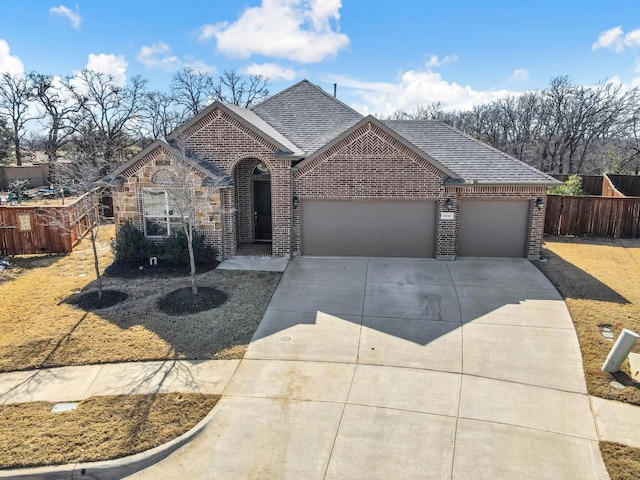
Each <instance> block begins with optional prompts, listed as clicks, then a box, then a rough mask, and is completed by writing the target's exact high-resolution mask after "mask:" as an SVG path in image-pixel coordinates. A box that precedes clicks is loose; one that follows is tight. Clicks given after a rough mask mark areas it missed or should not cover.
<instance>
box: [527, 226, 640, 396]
mask: <svg viewBox="0 0 640 480" xmlns="http://www.w3.org/2000/svg"><path fill="white" fill-rule="evenodd" d="M542 255H543V257H544V258H546V259H547V260H548V261H547V263H541V262H536V264H537V266H538V267H539V268H540V270H542V272H543V273H544V274H545V275H546V276H547V277H548V278H549V279H550V280H551V281H552V282H553V284H554V285H555V286H556V287H557V288H558V290H559V291H560V293H561V294H562V295H563V297H565V301H566V303H567V307H568V308H569V312H570V313H571V318H572V319H573V323H574V325H575V328H576V332H577V334H578V340H579V341H580V349H581V350H582V358H583V364H584V372H585V378H586V381H587V388H588V390H589V393H590V394H592V395H597V396H599V397H603V398H608V399H611V400H619V401H622V402H628V403H633V404H636V405H640V383H638V382H636V381H634V380H633V379H632V378H631V376H630V370H629V364H628V362H626V361H625V363H624V364H623V366H622V370H621V372H619V373H618V374H616V375H615V376H612V375H610V374H608V373H605V372H603V371H602V370H600V367H602V363H603V362H604V360H605V358H606V357H607V354H608V353H609V350H610V349H611V347H612V346H613V340H610V339H607V338H604V337H603V335H602V333H601V327H603V326H609V327H611V330H612V331H613V333H614V336H615V338H617V337H618V335H619V334H620V332H621V331H622V329H623V328H627V329H629V330H633V331H635V332H639V333H640V281H639V280H640V240H625V239H621V240H613V239H598V238H590V239H588V238H563V237H552V238H549V239H546V241H545V244H544V250H543V252H542ZM634 351H636V352H640V344H638V345H636V347H635V349H634ZM612 380H618V381H619V382H620V383H622V384H623V385H625V386H626V388H624V389H621V390H618V389H615V388H613V387H612V386H611V385H610V383H611V381H612Z"/></svg>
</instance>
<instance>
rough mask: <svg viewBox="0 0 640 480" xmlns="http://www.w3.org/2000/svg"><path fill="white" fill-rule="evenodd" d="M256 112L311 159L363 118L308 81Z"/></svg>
mask: <svg viewBox="0 0 640 480" xmlns="http://www.w3.org/2000/svg"><path fill="white" fill-rule="evenodd" d="M253 112H255V114H257V115H258V116H259V117H260V118H262V119H263V120H264V121H265V122H267V123H268V124H270V125H271V126H272V127H274V128H275V129H276V130H277V131H279V132H280V133H282V134H283V135H284V136H286V137H287V138H288V139H289V140H291V141H292V142H293V143H295V144H296V145H297V146H298V147H300V148H301V149H302V150H304V151H305V152H306V154H307V155H310V154H312V153H313V152H315V151H316V150H318V149H319V148H320V147H322V146H324V145H325V144H327V143H328V142H330V141H331V140H333V139H334V138H335V137H337V136H338V135H339V134H340V133H342V132H343V131H345V130H347V129H348V128H350V127H351V126H353V125H355V124H356V123H357V122H358V121H360V119H362V118H363V117H362V115H361V114H359V113H358V112H356V111H355V110H353V109H352V108H351V107H349V106H347V105H345V104H344V103H342V102H341V101H339V100H337V99H336V98H334V97H333V96H331V95H329V94H328V93H326V92H325V91H324V90H322V88H320V87H318V86H317V85H314V84H313V83H311V82H309V81H308V80H303V81H301V82H299V83H297V84H295V85H293V86H292V87H289V88H287V89H286V90H283V91H282V92H280V93H278V94H276V95H274V96H272V97H270V98H268V99H267V100H265V101H264V102H262V103H260V104H259V105H257V106H255V107H254V108H253Z"/></svg>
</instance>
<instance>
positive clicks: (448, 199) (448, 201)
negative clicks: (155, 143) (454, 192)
mask: <svg viewBox="0 0 640 480" xmlns="http://www.w3.org/2000/svg"><path fill="white" fill-rule="evenodd" d="M451 205H453V202H452V201H451V199H450V198H447V199H446V200H445V201H444V206H445V207H447V208H451Z"/></svg>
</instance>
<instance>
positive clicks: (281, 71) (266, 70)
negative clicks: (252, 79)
mask: <svg viewBox="0 0 640 480" xmlns="http://www.w3.org/2000/svg"><path fill="white" fill-rule="evenodd" d="M242 70H243V72H244V73H246V74H248V75H263V76H265V77H268V78H269V80H272V81H276V80H289V81H290V80H293V79H294V78H296V77H297V76H298V73H297V72H296V71H295V70H293V69H291V68H285V67H281V66H280V65H276V64H275V63H262V64H258V63H252V64H251V65H247V66H246V67H244V68H243V69H242Z"/></svg>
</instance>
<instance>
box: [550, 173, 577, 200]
mask: <svg viewBox="0 0 640 480" xmlns="http://www.w3.org/2000/svg"><path fill="white" fill-rule="evenodd" d="M547 193H549V194H550V195H565V196H572V197H577V196H578V195H582V177H581V176H580V175H571V176H570V177H569V178H568V179H567V181H566V182H564V185H560V186H559V187H553V188H550V189H549V191H548V192H547Z"/></svg>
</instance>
